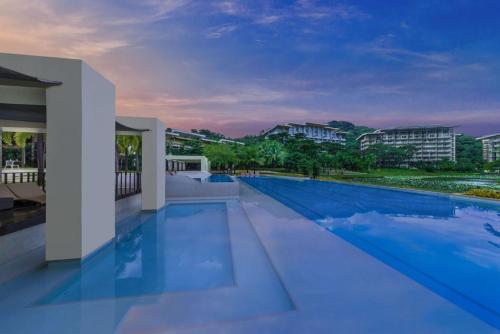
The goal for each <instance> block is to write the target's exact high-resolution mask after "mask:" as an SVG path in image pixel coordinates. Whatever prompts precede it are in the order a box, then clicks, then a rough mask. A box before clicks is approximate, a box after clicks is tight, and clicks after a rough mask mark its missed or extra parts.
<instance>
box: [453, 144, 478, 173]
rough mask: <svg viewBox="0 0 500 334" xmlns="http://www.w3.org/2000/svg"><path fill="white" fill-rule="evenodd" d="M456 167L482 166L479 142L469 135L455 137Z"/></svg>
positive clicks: (473, 167)
mask: <svg viewBox="0 0 500 334" xmlns="http://www.w3.org/2000/svg"><path fill="white" fill-rule="evenodd" d="M456 156H457V165H456V167H457V169H458V168H460V169H464V168H465V169H470V170H471V171H473V170H478V169H480V168H481V167H482V166H483V147H482V145H481V142H480V141H478V140H476V139H475V138H474V137H471V136H465V135H462V136H457V137H456ZM464 171H465V170H464Z"/></svg>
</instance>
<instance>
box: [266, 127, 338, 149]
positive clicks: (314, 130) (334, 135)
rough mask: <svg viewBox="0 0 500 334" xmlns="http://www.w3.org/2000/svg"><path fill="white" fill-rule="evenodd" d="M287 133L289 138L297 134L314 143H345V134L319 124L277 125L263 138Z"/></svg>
mask: <svg viewBox="0 0 500 334" xmlns="http://www.w3.org/2000/svg"><path fill="white" fill-rule="evenodd" d="M281 133H288V134H289V135H290V136H296V135H298V134H302V135H304V136H305V137H306V138H308V139H312V140H314V141H315V142H316V143H322V142H332V143H339V144H344V143H345V136H344V135H345V132H342V131H340V130H339V129H337V128H333V127H330V126H328V125H327V124H320V123H309V122H308V123H305V124H297V123H288V124H279V125H276V126H275V127H273V128H271V129H269V130H267V131H265V132H264V134H263V135H264V136H266V137H268V136H271V135H276V134H281Z"/></svg>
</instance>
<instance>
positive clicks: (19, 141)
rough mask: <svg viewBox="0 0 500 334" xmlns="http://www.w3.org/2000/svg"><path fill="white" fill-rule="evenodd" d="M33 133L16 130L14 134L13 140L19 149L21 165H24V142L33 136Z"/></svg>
mask: <svg viewBox="0 0 500 334" xmlns="http://www.w3.org/2000/svg"><path fill="white" fill-rule="evenodd" d="M33 135H34V134H33V133H28V132H16V133H15V134H14V142H15V144H16V146H17V147H19V148H20V149H21V161H22V165H23V166H25V165H26V142H27V141H28V140H29V139H32V138H33Z"/></svg>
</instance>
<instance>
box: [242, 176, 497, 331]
mask: <svg viewBox="0 0 500 334" xmlns="http://www.w3.org/2000/svg"><path fill="white" fill-rule="evenodd" d="M241 179H242V180H243V181H244V182H246V183H248V184H249V185H251V186H253V187H254V188H256V189H258V190H260V191H262V192H263V193H265V194H267V195H269V196H271V197H273V198H275V199H277V200H278V201H280V202H282V203H283V204H285V205H287V206H288V207H290V208H292V209H294V210H295V211H297V212H299V213H301V214H302V215H304V216H305V217H307V218H309V219H311V220H313V221H315V222H316V223H317V224H319V225H321V226H323V227H324V228H326V229H327V230H329V231H331V232H332V233H334V234H336V235H338V236H340V237H342V238H343V239H345V240H347V241H349V242H351V243H352V244H354V245H355V246H357V247H359V248H361V249H363V250H364V251H366V252H367V253H369V254H371V255H372V256H374V257H376V258H378V259H379V260H381V261H383V262H384V263H386V264H388V265H390V266H392V267H393V268H395V269H397V270H399V271H400V272H402V273H403V274H405V275H407V276H409V277H410V278H412V279H414V280H415V281H417V282H419V283H420V284H422V285H424V286H426V287H428V288H429V289H431V290H433V291H434V292H436V293H438V294H440V295H441V296H443V297H445V298H447V299H448V300H450V301H452V302H454V303H455V304H456V305H458V306H460V307H462V308H463V309H466V310H468V311H469V312H471V313H473V314H475V315H476V316H477V317H479V318H481V319H483V320H484V321H486V322H488V323H490V324H492V325H493V326H495V327H496V328H500V288H499V282H500V205H499V204H496V203H490V202H486V201H475V200H469V199H462V198H456V197H448V196H438V195H429V194H423V193H416V192H407V191H398V190H389V189H383V188H377V187H366V186H357V185H347V184H339V183H333V182H322V181H314V180H298V179H285V178H271V177H259V178H247V177H243V178H241Z"/></svg>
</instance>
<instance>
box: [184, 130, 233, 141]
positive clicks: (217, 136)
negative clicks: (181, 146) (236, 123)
mask: <svg viewBox="0 0 500 334" xmlns="http://www.w3.org/2000/svg"><path fill="white" fill-rule="evenodd" d="M191 132H193V133H198V134H200V135H204V136H206V137H207V138H208V139H212V140H220V139H224V138H226V136H224V135H223V134H222V133H217V132H212V131H210V130H208V129H199V130H197V129H191Z"/></svg>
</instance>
